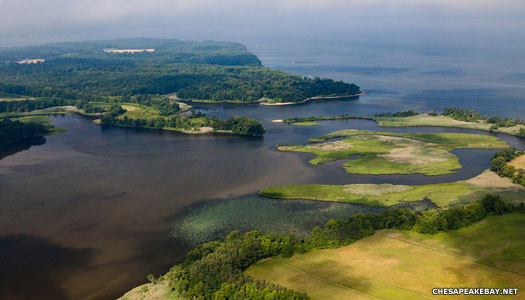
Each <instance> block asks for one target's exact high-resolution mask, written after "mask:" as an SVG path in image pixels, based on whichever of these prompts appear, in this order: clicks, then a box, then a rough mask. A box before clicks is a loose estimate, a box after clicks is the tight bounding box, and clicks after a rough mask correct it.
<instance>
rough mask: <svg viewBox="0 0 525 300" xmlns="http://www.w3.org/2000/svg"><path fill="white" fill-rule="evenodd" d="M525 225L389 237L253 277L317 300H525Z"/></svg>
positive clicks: (515, 218) (514, 219) (267, 266)
mask: <svg viewBox="0 0 525 300" xmlns="http://www.w3.org/2000/svg"><path fill="white" fill-rule="evenodd" d="M524 226H525V215H524V214H520V213H513V214H509V215H504V216H489V217H487V219H486V220H483V221H481V222H478V223H476V224H474V225H471V226H469V227H466V228H462V229H460V230H456V231H449V232H442V233H438V234H435V235H424V234H418V233H415V232H412V231H409V232H406V231H397V230H385V231H380V232H377V233H376V234H375V235H374V236H371V237H367V238H364V239H362V240H359V241H357V242H355V243H353V244H352V245H350V246H346V247H342V248H339V249H330V250H315V251H311V252H308V253H306V254H295V255H294V256H293V257H292V258H289V259H283V258H280V257H273V258H270V259H266V260H263V261H261V262H259V263H257V264H256V265H253V266H252V267H250V268H249V269H248V270H247V271H246V273H247V274H248V275H250V276H252V277H253V278H255V279H260V280H266V281H269V282H272V283H277V284H280V285H282V286H285V287H287V288H291V289H294V290H296V291H300V292H306V293H307V294H308V295H309V296H310V297H312V298H313V299H442V298H444V299H455V298H457V296H433V295H432V293H431V291H432V288H437V287H458V288H464V287H490V288H518V289H519V290H520V292H519V294H518V297H516V296H514V297H501V298H503V299H505V298H507V299H525V297H524V296H525V294H524V293H523V289H524V288H525V272H524V270H525V252H524V251H523V249H525V231H524V230H523V228H524ZM495 298H497V297H494V296H483V299H495ZM461 299H479V296H466V295H465V296H461Z"/></svg>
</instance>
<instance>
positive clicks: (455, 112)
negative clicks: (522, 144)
mask: <svg viewBox="0 0 525 300" xmlns="http://www.w3.org/2000/svg"><path fill="white" fill-rule="evenodd" d="M443 115H444V116H447V117H451V118H452V119H454V120H458V121H466V122H476V121H481V120H484V121H486V122H487V123H490V124H493V125H492V126H491V128H490V130H495V129H498V128H499V127H513V126H516V125H525V120H521V119H520V118H516V119H513V118H509V117H507V118H502V117H500V116H493V117H487V116H483V115H481V113H480V112H476V111H474V110H472V109H462V108H454V107H447V108H445V109H444V110H443ZM522 131H523V128H522ZM520 134H521V132H520ZM520 136H525V132H524V133H523V135H520Z"/></svg>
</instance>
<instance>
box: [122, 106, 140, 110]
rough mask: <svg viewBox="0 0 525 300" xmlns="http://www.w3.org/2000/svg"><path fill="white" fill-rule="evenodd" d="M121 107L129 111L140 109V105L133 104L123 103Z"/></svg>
mask: <svg viewBox="0 0 525 300" xmlns="http://www.w3.org/2000/svg"><path fill="white" fill-rule="evenodd" d="M121 107H122V108H123V109H125V110H127V111H134V110H137V109H139V108H138V107H136V106H131V105H121Z"/></svg>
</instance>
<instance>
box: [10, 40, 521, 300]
mask: <svg viewBox="0 0 525 300" xmlns="http://www.w3.org/2000/svg"><path fill="white" fill-rule="evenodd" d="M334 47H335V46H330V47H327V48H326V49H324V48H323V49H321V50H320V47H318V46H316V45H310V46H309V47H299V46H298V47H295V48H294V47H289V48H286V47H285V48H286V50H282V49H281V48H279V47H275V48H274V47H266V48H265V46H264V45H259V47H255V46H251V48H254V51H255V52H257V54H258V55H259V56H261V58H262V60H263V62H264V63H265V64H266V65H268V66H270V67H275V68H280V69H283V70H287V71H292V72H295V73H299V74H303V75H309V74H312V75H313V76H330V77H334V78H337V79H344V80H347V81H355V82H357V83H358V84H360V85H361V86H362V87H363V89H364V90H367V91H370V95H367V96H364V97H360V98H359V99H356V100H353V101H332V102H326V103H318V102H312V103H307V104H304V105H298V106H286V107H269V106H255V105H254V106H251V105H249V106H239V105H230V104H224V105H223V104H221V105H198V108H199V109H201V110H204V111H206V112H207V113H209V114H215V115H217V116H220V117H227V116H230V115H248V116H250V117H254V118H257V119H258V120H260V121H261V122H263V123H264V125H265V127H266V128H267V129H268V132H267V134H266V136H265V137H263V138H240V137H233V136H220V135H206V136H187V135H183V134H178V133H174V132H162V131H151V130H137V129H125V128H102V127H99V126H97V125H94V124H92V123H90V122H89V120H87V119H85V118H83V117H79V116H58V117H53V123H54V124H55V125H56V126H60V127H66V128H69V130H68V131H67V132H64V133H62V134H59V135H56V136H49V137H46V140H45V143H44V144H42V143H43V141H35V142H34V145H31V144H28V145H27V144H26V145H20V146H19V147H15V148H12V149H8V150H6V151H3V152H2V153H0V157H3V158H2V159H1V160H0V205H2V210H1V211H0V256H1V257H3V258H7V259H3V260H1V261H0V279H1V280H0V295H1V296H4V295H5V297H0V298H8V299H10V298H12V299H18V298H24V297H25V298H31V297H32V296H34V295H35V294H38V295H39V298H40V299H111V298H115V297H117V296H120V295H121V294H122V293H123V292H125V291H126V290H128V289H130V288H131V287H133V286H135V285H138V284H140V283H143V282H145V281H146V280H145V277H146V275H147V274H149V273H154V274H157V275H158V274H162V273H164V272H166V271H167V270H168V268H169V267H170V266H171V265H172V264H174V263H176V262H178V261H180V260H181V259H182V258H183V256H184V254H185V253H186V251H187V250H188V249H189V247H190V246H189V245H188V244H191V243H192V242H200V241H202V240H207V239H209V238H215V237H218V236H221V235H223V234H225V233H226V232H227V231H229V230H231V229H232V228H240V229H245V230H249V229H253V228H254V227H255V226H254V225H253V224H252V225H250V222H248V221H247V220H253V218H254V215H253V212H257V210H258V209H259V211H261V212H271V214H263V213H261V214H257V215H259V216H260V217H259V218H258V219H257V222H255V224H256V226H257V227H260V228H263V229H265V230H268V231H283V230H284V231H298V232H300V231H304V230H307V229H309V228H311V227H312V226H315V225H318V224H321V223H323V222H324V221H325V220H327V219H329V218H331V217H343V216H344V215H348V214H351V213H354V212H357V211H368V210H374V209H373V208H368V207H364V206H355V205H351V204H348V205H345V204H340V203H338V204H333V203H322V204H320V203H316V202H312V201H301V202H294V203H291V202H289V201H279V200H272V199H266V198H262V197H258V196H255V195H253V194H254V193H255V192H257V191H258V190H259V189H261V188H264V187H267V186H272V185H278V184H299V183H332V184H348V183H404V184H429V183H438V182H450V181H456V180H463V179H467V178H471V177H473V176H476V175H477V174H479V173H480V172H482V171H483V170H484V169H486V168H487V167H488V165H489V159H490V157H491V156H492V155H493V153H494V150H479V149H464V150H456V151H454V154H456V155H457V156H458V157H459V158H460V163H461V164H462V165H463V166H464V168H463V169H461V170H458V172H456V173H454V174H450V175H443V176H433V177H427V176H422V175H407V176H399V175H398V176H359V175H351V174H346V173H345V172H344V170H343V169H342V168H341V167H340V166H339V165H338V164H337V163H332V164H325V165H322V166H312V165H309V164H308V163H307V161H308V160H309V159H311V158H312V157H313V156H310V155H307V154H300V153H282V152H278V151H276V150H275V145H276V144H280V143H306V142H307V139H308V138H310V137H314V136H319V135H323V134H326V133H329V132H332V131H335V130H339V129H348V128H355V129H366V130H383V131H397V132H436V131H440V132H475V133H482V134H489V133H485V132H478V131H474V130H468V129H453V128H425V127H421V128H380V127H378V126H377V124H376V123H375V122H372V121H366V120H339V121H328V122H322V123H321V125H320V126H314V127H299V126H292V125H287V124H282V123H272V122H271V121H272V120H274V119H283V118H286V117H294V116H309V115H332V114H343V113H350V114H354V115H368V114H373V113H376V112H384V111H399V110H405V109H419V110H427V109H431V108H436V109H441V108H443V107H445V106H452V105H454V106H465V107H470V108H474V109H477V110H480V111H482V112H484V113H487V114H502V115H513V116H518V117H522V118H523V117H525V111H524V109H525V105H520V104H521V103H523V86H521V85H520V81H519V80H520V79H519V76H517V77H516V78H515V79H514V81H512V82H511V83H509V84H508V86H507V85H505V83H504V82H503V81H502V80H499V81H492V79H491V78H485V77H483V78H481V77H480V78H481V79H480V78H478V77H475V76H474V75H472V74H475V73H476V70H472V65H471V63H469V61H463V62H461V61H462V60H461V59H460V58H451V59H449V60H447V59H445V58H442V57H439V56H428V55H427V56H424V55H423V56H421V55H419V54H418V55H415V56H413V57H412V59H411V60H410V59H409V60H408V62H407V59H406V57H405V58H404V60H396V61H395V63H389V64H387V63H385V61H387V60H389V58H391V57H392V55H394V56H395V55H398V56H399V53H398V54H395V53H393V54H385V51H383V52H381V51H382V50H380V49H379V50H378V49H369V50H367V51H369V52H367V51H364V52H362V51H357V50H356V51H354V50H352V49H349V48H348V47H347V46H345V45H342V46H340V47H335V48H334ZM280 49H281V50H280ZM272 51H273V52H272ZM359 57H365V58H367V59H368V61H369V62H370V63H364V62H363V61H362V60H361V59H360V58H359ZM407 57H410V55H408V56H407ZM424 58H426V59H427V60H428V62H427V63H426V64H423V63H422V62H424V61H425V60H424ZM292 59H293V60H294V64H291V60H292ZM444 61H448V62H449V63H448V64H449V65H447V64H445V65H444V66H443V62H444ZM470 62H472V61H470ZM420 63H421V64H420ZM404 64H410V65H411V66H410V67H407V66H403V65H404ZM366 65H369V66H371V67H372V68H368V69H367V68H365V66H366ZM451 65H453V66H455V67H453V66H451ZM379 66H382V67H381V68H383V69H381V68H379ZM483 66H485V65H484V64H482V65H481V67H479V68H481V69H483V68H484V67H483ZM454 68H455V69H454ZM405 69H406V70H405ZM456 69H459V71H458V70H456ZM447 70H448V71H447ZM454 70H455V71H454ZM498 70H500V69H498ZM478 71H479V72H481V71H482V70H478ZM511 71H512V70H511ZM424 72H430V73H429V74H426V73H425V74H422V73H424ZM498 72H500V71H498ZM509 72H510V71H509ZM500 73H501V74H500ZM500 73H498V74H495V75H493V76H496V77H498V76H499V77H502V76H505V72H504V71H501V72H500ZM499 77H498V78H499ZM447 78H448V79H447ZM360 79H362V80H360ZM416 79H418V80H416ZM419 79H421V80H420V81H419ZM405 81H406V82H405ZM418 82H420V83H418ZM487 82H492V84H491V85H490V86H489V85H488V84H486V83H487ZM480 85H482V86H483V87H482V88H480V87H479V86H480ZM476 86H477V87H476ZM495 135H496V136H497V137H498V138H500V139H503V140H505V141H507V142H509V143H510V144H512V145H515V146H516V147H518V148H519V149H525V140H524V139H519V138H515V137H511V136H508V135H504V134H495ZM423 206H424V205H423ZM250 213H252V214H250ZM302 215H308V216H312V218H311V219H312V220H311V221H309V222H307V221H305V219H304V218H301V216H302ZM270 216H271V218H270ZM266 218H268V221H267V219H266ZM196 224H197V225H198V224H201V227H196ZM270 225H274V226H270ZM188 232H190V233H192V234H195V236H196V238H195V240H193V241H188V240H187V239H185V238H184V237H187V236H188ZM28 284H30V285H31V286H32V287H33V288H32V289H31V290H28V289H27V286H28Z"/></svg>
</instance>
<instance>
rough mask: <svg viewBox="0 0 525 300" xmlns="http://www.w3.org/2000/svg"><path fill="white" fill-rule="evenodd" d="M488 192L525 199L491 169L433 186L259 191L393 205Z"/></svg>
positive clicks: (452, 201) (443, 201)
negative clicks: (461, 179)
mask: <svg viewBox="0 0 525 300" xmlns="http://www.w3.org/2000/svg"><path fill="white" fill-rule="evenodd" d="M487 193H495V194H499V195H501V196H502V197H503V198H504V199H506V200H508V201H511V202H513V203H519V202H523V201H525V188H523V187H521V186H519V185H517V184H513V183H512V182H511V181H510V180H509V179H505V178H501V177H499V176H498V175H497V174H495V173H493V172H489V171H487V172H485V173H482V174H481V175H479V176H477V177H475V178H472V179H470V180H467V181H457V182H451V183H440V184H430V185H414V186H407V185H392V184H347V185H322V184H308V185H299V184H298V185H280V186H273V187H268V188H264V189H262V190H261V191H260V192H259V194H260V195H262V196H265V197H269V198H276V199H310V200H320V201H336V202H350V203H357V204H366V205H370V206H392V205H395V204H399V203H401V202H411V201H421V200H423V199H425V198H426V199H429V200H430V201H432V202H434V203H435V204H437V205H438V206H440V207H446V206H451V205H456V204H460V203H467V202H473V201H476V200H478V199H481V198H482V197H483V196H484V195H485V194H487Z"/></svg>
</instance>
